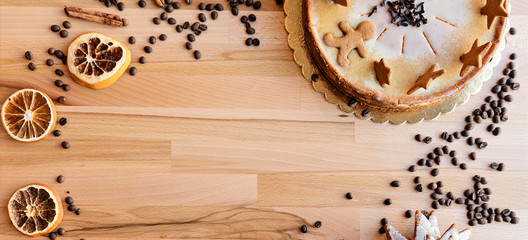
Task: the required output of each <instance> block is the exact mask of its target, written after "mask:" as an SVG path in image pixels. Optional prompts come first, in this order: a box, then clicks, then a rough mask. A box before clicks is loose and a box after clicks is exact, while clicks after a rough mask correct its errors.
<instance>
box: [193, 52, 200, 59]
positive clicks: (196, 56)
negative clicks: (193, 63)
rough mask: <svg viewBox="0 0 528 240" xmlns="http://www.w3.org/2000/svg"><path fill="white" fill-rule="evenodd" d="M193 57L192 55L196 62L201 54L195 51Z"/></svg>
mask: <svg viewBox="0 0 528 240" xmlns="http://www.w3.org/2000/svg"><path fill="white" fill-rule="evenodd" d="M193 55H194V58H195V59H196V60H198V59H200V58H202V54H201V53H200V51H198V50H195V51H194V53H193Z"/></svg>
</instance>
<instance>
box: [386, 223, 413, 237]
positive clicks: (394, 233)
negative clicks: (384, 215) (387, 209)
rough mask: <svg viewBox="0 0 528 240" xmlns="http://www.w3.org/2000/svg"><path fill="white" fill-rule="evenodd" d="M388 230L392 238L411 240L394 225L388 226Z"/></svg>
mask: <svg viewBox="0 0 528 240" xmlns="http://www.w3.org/2000/svg"><path fill="white" fill-rule="evenodd" d="M387 231H388V233H389V236H390V239H391V240H409V239H407V238H406V237H405V236H403V235H402V234H401V233H399V232H398V231H396V229H394V227H392V226H391V225H388V226H387Z"/></svg>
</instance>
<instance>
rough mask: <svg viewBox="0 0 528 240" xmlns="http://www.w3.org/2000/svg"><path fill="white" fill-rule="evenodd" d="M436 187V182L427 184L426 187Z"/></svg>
mask: <svg viewBox="0 0 528 240" xmlns="http://www.w3.org/2000/svg"><path fill="white" fill-rule="evenodd" d="M437 187H438V186H436V183H434V182H432V183H429V184H427V188H428V189H429V190H435V189H436V188H437Z"/></svg>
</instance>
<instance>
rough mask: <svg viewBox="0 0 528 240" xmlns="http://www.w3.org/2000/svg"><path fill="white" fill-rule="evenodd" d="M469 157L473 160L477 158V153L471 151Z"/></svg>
mask: <svg viewBox="0 0 528 240" xmlns="http://www.w3.org/2000/svg"><path fill="white" fill-rule="evenodd" d="M469 159H471V160H473V161H475V160H477V153H475V152H471V153H470V154H469Z"/></svg>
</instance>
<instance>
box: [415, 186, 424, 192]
mask: <svg viewBox="0 0 528 240" xmlns="http://www.w3.org/2000/svg"><path fill="white" fill-rule="evenodd" d="M415 189H416V191H418V192H422V191H423V186H422V184H418V185H416V187H415Z"/></svg>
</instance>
